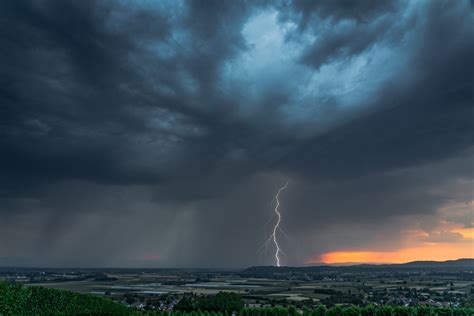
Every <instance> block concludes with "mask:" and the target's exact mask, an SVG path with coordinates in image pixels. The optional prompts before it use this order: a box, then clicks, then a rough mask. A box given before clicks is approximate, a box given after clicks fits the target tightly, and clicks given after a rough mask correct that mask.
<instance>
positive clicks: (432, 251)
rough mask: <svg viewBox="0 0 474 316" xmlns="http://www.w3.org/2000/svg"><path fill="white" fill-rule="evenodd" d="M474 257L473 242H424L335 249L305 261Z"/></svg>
mask: <svg viewBox="0 0 474 316" xmlns="http://www.w3.org/2000/svg"><path fill="white" fill-rule="evenodd" d="M459 258H474V244H472V243H464V244H457V243H446V244H426V245H423V246H418V247H413V248H404V249H400V250H398V251H335V252H327V253H324V254H322V255H321V256H319V257H316V258H311V259H309V260H308V261H307V262H306V263H308V264H315V263H325V264H337V263H405V262H410V261H418V260H433V261H445V260H456V259H459Z"/></svg>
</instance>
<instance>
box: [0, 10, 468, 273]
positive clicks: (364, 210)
mask: <svg viewBox="0 0 474 316" xmlns="http://www.w3.org/2000/svg"><path fill="white" fill-rule="evenodd" d="M473 17H474V13H473V7H472V2H469V1H457V2H455V3H453V2H449V1H433V2H408V1H407V2H404V1H402V2H392V1H376V2H373V1H359V2H357V3H354V4H350V5H349V6H348V5H347V3H346V2H345V1H342V2H340V1H313V2H308V1H290V2H282V3H266V2H258V3H254V4H252V5H250V4H248V3H246V2H239V1H229V2H225V1H215V2H214V1H207V2H198V1H189V2H181V1H169V2H168V1H165V2H161V3H129V2H126V1H123V2H121V1H119V2H108V1H104V2H101V3H97V2H95V1H80V2H64V1H50V2H48V3H39V2H36V1H15V2H9V3H7V2H5V3H2V4H0V18H1V20H2V21H3V27H2V30H1V31H0V32H1V33H2V36H1V39H0V41H1V45H0V52H1V54H0V55H1V56H2V57H1V58H0V83H1V84H0V104H2V105H1V107H0V135H1V136H0V148H2V155H1V156H0V174H1V175H2V176H1V177H0V216H1V218H2V220H1V221H0V238H2V239H3V240H7V239H8V240H9V243H8V244H2V245H0V265H2V264H22V265H99V266H141V265H149V266H155V265H159V266H229V267H230V266H232V267H241V266H246V265H252V264H272V263H273V261H272V258H273V257H272V255H271V254H270V253H271V252H272V249H271V248H270V249H267V251H265V249H263V250H262V248H261V245H262V243H264V241H265V240H266V238H267V237H268V233H269V228H270V225H271V223H272V220H274V218H272V217H271V215H272V213H271V207H272V205H271V203H272V198H273V196H274V193H275V190H276V189H277V188H278V187H280V186H281V185H282V183H285V181H286V180H287V179H289V181H290V182H289V187H288V189H287V190H286V191H285V192H284V194H282V198H281V201H282V205H281V207H282V211H283V223H282V226H283V229H284V231H285V234H283V233H281V235H280V238H281V240H282V245H283V247H284V250H285V253H286V256H285V257H284V258H283V262H284V264H304V263H305V262H310V261H311V260H313V261H314V260H315V259H314V258H318V259H317V260H319V259H320V258H322V257H321V256H324V254H330V253H341V252H344V253H347V252H351V251H353V252H358V253H361V252H362V253H373V252H383V251H386V252H387V251H388V252H390V253H397V252H398V251H400V249H412V248H416V247H424V246H427V245H428V246H430V247H431V246H432V245H433V244H440V245H441V244H456V245H458V246H459V247H460V248H459V249H462V250H459V251H460V252H462V251H464V250H465V249H467V248H462V247H464V246H463V245H466V244H469V242H472V236H471V235H469V234H468V235H466V233H465V232H466V230H469V229H471V228H472V227H473V225H474V219H473V217H472V214H473V211H474V209H473V202H472V201H473V200H474V196H473V192H474V190H473V188H474V185H473V179H474V170H473V163H472V162H473V158H474V152H473V141H472V140H473V139H474V123H473V106H472V105H473V91H474V90H473V87H474V73H473V72H474V62H473V59H472V56H473V55H474V40H473V39H474V34H473V33H474V31H473V29H472V22H473ZM265 223H267V224H265ZM428 246H427V247H428ZM426 249H432V248H426ZM427 251H429V250H427ZM466 256H467V255H466ZM384 258H385V257H384ZM392 258H393V256H392ZM384 260H385V259H384Z"/></svg>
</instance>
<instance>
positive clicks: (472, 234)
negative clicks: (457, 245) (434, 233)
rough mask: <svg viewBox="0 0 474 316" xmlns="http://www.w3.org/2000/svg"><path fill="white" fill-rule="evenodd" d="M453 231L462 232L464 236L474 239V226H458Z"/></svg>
mask: <svg viewBox="0 0 474 316" xmlns="http://www.w3.org/2000/svg"><path fill="white" fill-rule="evenodd" d="M452 231H453V232H455V233H459V234H461V235H462V236H463V237H464V238H469V239H474V228H456V229H453V230H452Z"/></svg>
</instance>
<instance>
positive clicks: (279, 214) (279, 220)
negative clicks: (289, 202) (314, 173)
mask: <svg viewBox="0 0 474 316" xmlns="http://www.w3.org/2000/svg"><path fill="white" fill-rule="evenodd" d="M287 186H288V181H286V183H285V185H284V186H282V187H281V188H280V189H278V192H277V194H276V195H275V201H276V204H275V209H274V210H273V211H274V212H275V214H276V215H277V222H276V223H275V226H274V227H273V233H272V234H271V235H270V238H271V239H272V240H273V243H274V244H275V248H276V250H275V261H276V266H277V267H279V266H280V256H279V255H280V253H283V251H282V250H281V248H280V245H279V244H278V241H277V230H281V229H280V223H281V213H280V211H278V207H279V206H280V200H279V199H278V197H279V196H280V192H281V191H283V190H285V189H286V187H287ZM270 238H269V239H270Z"/></svg>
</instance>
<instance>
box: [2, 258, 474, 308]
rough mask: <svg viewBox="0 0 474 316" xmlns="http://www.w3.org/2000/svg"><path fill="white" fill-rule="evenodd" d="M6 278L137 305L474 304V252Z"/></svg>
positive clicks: (28, 272) (10, 273) (30, 271)
mask: <svg viewBox="0 0 474 316" xmlns="http://www.w3.org/2000/svg"><path fill="white" fill-rule="evenodd" d="M0 280H3V281H7V282H14V283H21V284H24V285H25V286H33V285H40V286H43V287H48V288H56V289H66V290H69V291H73V292H79V293H88V294H94V295H98V296H103V297H108V298H110V299H112V300H113V301H116V302H119V303H121V304H124V305H126V306H129V307H132V308H134V309H137V310H155V311H173V310H176V309H178V310H179V309H183V308H184V307H183V304H185V302H187V301H189V300H193V299H199V298H211V297H212V296H214V295H216V294H217V293H237V294H239V295H240V297H242V299H243V301H244V304H245V306H247V307H275V306H283V307H286V306H289V305H292V306H295V307H296V308H298V309H300V310H303V309H305V308H314V307H315V306H318V305H325V306H326V307H333V306H338V305H342V306H344V305H357V306H366V305H391V306H406V307H408V306H423V305H426V306H431V307H473V306H474V259H460V260H457V261H451V262H443V263H436V262H414V263H409V264H403V265H357V266H345V267H334V266H315V267H278V268H277V267H251V268H248V269H243V270H208V269H40V268H1V269H0Z"/></svg>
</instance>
